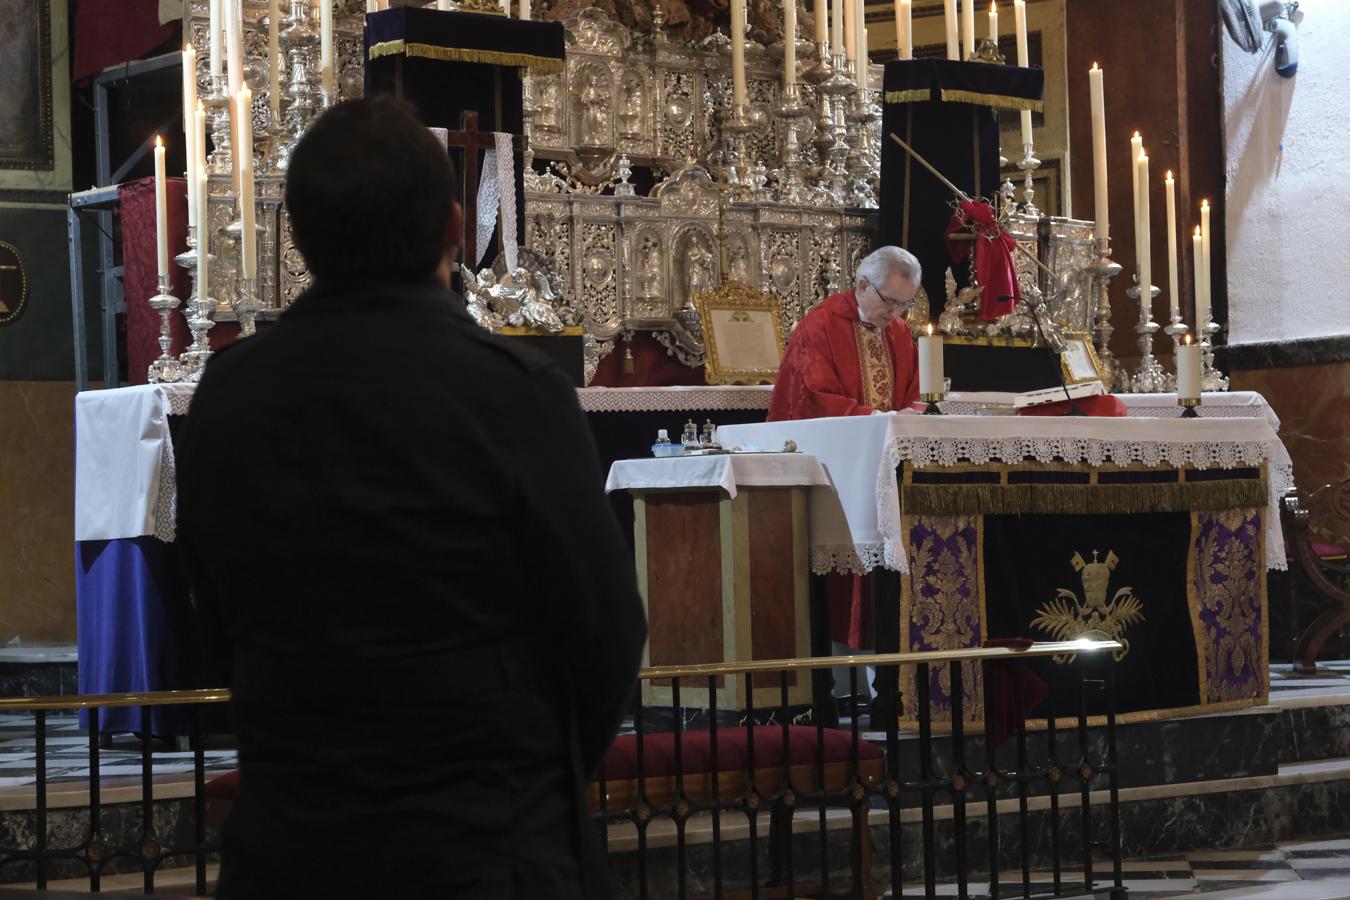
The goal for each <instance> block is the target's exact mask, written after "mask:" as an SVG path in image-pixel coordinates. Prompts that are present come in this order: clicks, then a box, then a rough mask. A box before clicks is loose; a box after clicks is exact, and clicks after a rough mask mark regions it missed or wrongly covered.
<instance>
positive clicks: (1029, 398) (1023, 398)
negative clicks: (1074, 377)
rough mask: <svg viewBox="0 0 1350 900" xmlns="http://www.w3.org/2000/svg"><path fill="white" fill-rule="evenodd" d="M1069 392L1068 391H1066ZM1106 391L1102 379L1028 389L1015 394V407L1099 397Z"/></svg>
mask: <svg viewBox="0 0 1350 900" xmlns="http://www.w3.org/2000/svg"><path fill="white" fill-rule="evenodd" d="M1066 392H1067V393H1066ZM1105 393H1106V389H1105V388H1104V387H1102V383H1101V382H1100V381H1083V382H1080V383H1078V384H1071V385H1069V386H1068V387H1053V388H1046V389H1045V390H1042V391H1027V392H1026V393H1024V394H1013V408H1014V409H1025V408H1026V407H1028V406H1042V405H1044V404H1046V403H1059V402H1061V401H1063V400H1082V399H1084V398H1085V397H1099V396H1101V395H1102V394H1105Z"/></svg>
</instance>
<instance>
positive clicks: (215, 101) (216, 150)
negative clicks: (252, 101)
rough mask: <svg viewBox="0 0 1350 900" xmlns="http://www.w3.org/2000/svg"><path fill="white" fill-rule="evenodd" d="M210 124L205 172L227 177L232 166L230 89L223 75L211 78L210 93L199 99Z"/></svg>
mask: <svg viewBox="0 0 1350 900" xmlns="http://www.w3.org/2000/svg"><path fill="white" fill-rule="evenodd" d="M201 102H202V106H204V107H205V108H206V115H207V117H208V118H209V119H210V122H211V155H210V156H209V157H208V158H207V160H206V171H207V173H209V174H211V175H228V174H230V168H231V166H232V164H233V163H232V159H231V156H230V151H231V148H230V132H231V131H232V129H231V128H230V88H229V84H228V83H227V82H226V80H225V76H224V75H212V76H211V93H209V94H207V95H206V96H205V97H203V98H202V99H201Z"/></svg>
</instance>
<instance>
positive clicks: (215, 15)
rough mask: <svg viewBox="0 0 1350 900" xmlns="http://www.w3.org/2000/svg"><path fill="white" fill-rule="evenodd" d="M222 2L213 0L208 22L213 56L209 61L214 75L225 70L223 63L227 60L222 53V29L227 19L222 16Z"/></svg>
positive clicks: (209, 46) (209, 40)
mask: <svg viewBox="0 0 1350 900" xmlns="http://www.w3.org/2000/svg"><path fill="white" fill-rule="evenodd" d="M220 3H221V0H211V5H210V6H209V7H208V10H209V12H210V18H209V19H208V21H207V24H206V32H207V47H208V48H209V51H208V52H209V53H210V56H211V58H210V60H208V62H209V64H210V66H211V75H212V77H215V76H217V75H219V74H221V72H223V71H224V68H223V64H224V62H225V57H223V56H222V55H221V53H220V31H221V29H222V28H224V27H225V20H224V19H223V18H222V17H221V10H220Z"/></svg>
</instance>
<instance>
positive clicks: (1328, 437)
mask: <svg viewBox="0 0 1350 900" xmlns="http://www.w3.org/2000/svg"><path fill="white" fill-rule="evenodd" d="M1231 377H1232V388H1233V390H1235V391H1259V392H1260V393H1261V394H1262V395H1264V396H1265V398H1266V401H1267V402H1269V403H1270V405H1271V408H1272V409H1274V410H1275V413H1276V415H1278V416H1279V417H1280V436H1281V437H1282V438H1284V443H1285V446H1287V447H1288V448H1289V454H1290V455H1291V456H1292V457H1293V458H1294V479H1295V481H1296V482H1297V483H1298V486H1299V488H1301V489H1302V490H1304V491H1311V490H1314V489H1316V488H1318V487H1320V486H1321V485H1324V484H1326V483H1328V482H1331V481H1336V480H1338V479H1342V478H1350V412H1347V410H1350V362H1334V363H1322V364H1317V365H1308V366H1292V367H1288V368H1278V369H1251V370H1245V371H1243V370H1237V371H1234V372H1232V373H1231Z"/></svg>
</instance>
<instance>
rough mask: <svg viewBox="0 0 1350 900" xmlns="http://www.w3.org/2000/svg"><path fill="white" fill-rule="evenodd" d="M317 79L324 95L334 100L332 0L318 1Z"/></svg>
mask: <svg viewBox="0 0 1350 900" xmlns="http://www.w3.org/2000/svg"><path fill="white" fill-rule="evenodd" d="M319 77H320V79H321V83H322V86H323V90H324V93H325V94H327V95H328V97H329V98H330V99H331V100H336V99H337V97H336V95H335V94H334V92H333V85H334V80H333V0H319Z"/></svg>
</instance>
